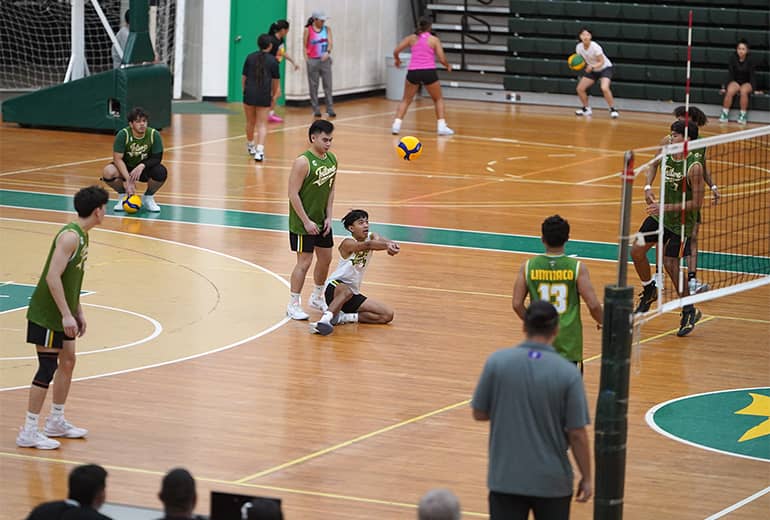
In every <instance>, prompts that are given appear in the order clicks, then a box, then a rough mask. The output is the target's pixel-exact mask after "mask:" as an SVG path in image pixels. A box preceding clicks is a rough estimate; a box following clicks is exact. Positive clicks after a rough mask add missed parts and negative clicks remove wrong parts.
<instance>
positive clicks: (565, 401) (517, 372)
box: [471, 342, 590, 498]
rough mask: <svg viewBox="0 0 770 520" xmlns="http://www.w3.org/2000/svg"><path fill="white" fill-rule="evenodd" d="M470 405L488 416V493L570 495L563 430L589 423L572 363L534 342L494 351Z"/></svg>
mask: <svg viewBox="0 0 770 520" xmlns="http://www.w3.org/2000/svg"><path fill="white" fill-rule="evenodd" d="M471 406H472V407H473V409H475V410H480V411H483V412H486V413H487V414H488V415H489V417H490V426H489V472H488V475H487V485H488V487H489V489H490V491H495V492H498V493H507V494H513V495H527V496H536V497H552V498H553V497H565V496H570V495H572V492H573V478H574V477H573V473H572V465H571V464H570V461H569V457H568V456H567V449H568V448H569V442H568V438H567V430H569V429H573V428H580V427H583V426H585V425H587V424H588V423H589V422H590V420H589V417H588V405H587V404H586V396H585V389H584V388H583V378H582V377H581V376H580V372H579V371H578V369H577V367H576V366H575V365H574V364H573V363H571V362H569V361H567V360H566V359H564V358H563V357H561V356H560V355H559V354H557V353H556V351H555V350H554V349H553V347H551V346H548V345H543V344H539V343H531V342H524V343H522V344H521V345H519V346H518V347H515V348H508V349H504V350H499V351H497V352H495V353H494V354H492V355H491V356H490V357H489V359H488V360H487V362H486V364H485V365H484V370H483V372H482V374H481V377H480V378H479V383H478V385H477V386H476V391H475V393H474V394H473V401H472V402H471Z"/></svg>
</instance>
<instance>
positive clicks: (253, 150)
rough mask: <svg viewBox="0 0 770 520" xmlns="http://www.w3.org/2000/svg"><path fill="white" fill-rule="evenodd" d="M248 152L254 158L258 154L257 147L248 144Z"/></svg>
mask: <svg viewBox="0 0 770 520" xmlns="http://www.w3.org/2000/svg"><path fill="white" fill-rule="evenodd" d="M246 151H247V152H248V153H249V155H251V156H252V157H254V154H256V153H257V147H256V146H254V145H253V144H248V143H246Z"/></svg>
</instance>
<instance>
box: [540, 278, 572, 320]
mask: <svg viewBox="0 0 770 520" xmlns="http://www.w3.org/2000/svg"><path fill="white" fill-rule="evenodd" d="M537 293H538V294H539V295H540V299H541V300H545V301H548V302H551V303H552V304H553V306H554V307H556V312H558V313H559V314H564V312H565V311H566V310H567V295H568V294H569V290H568V288H567V285H566V284H563V283H540V284H538V285H537Z"/></svg>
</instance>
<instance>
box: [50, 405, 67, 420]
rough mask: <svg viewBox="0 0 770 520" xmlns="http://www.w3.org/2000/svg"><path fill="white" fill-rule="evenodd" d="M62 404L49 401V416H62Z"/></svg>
mask: <svg viewBox="0 0 770 520" xmlns="http://www.w3.org/2000/svg"><path fill="white" fill-rule="evenodd" d="M63 416H64V405H63V404H54V403H51V417H63Z"/></svg>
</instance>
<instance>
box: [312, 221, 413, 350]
mask: <svg viewBox="0 0 770 520" xmlns="http://www.w3.org/2000/svg"><path fill="white" fill-rule="evenodd" d="M342 224H343V225H344V226H345V229H347V230H348V231H350V234H351V235H352V236H351V237H348V238H346V239H345V240H343V241H342V243H341V244H340V245H339V248H338V249H339V251H340V257H341V258H340V263H339V265H338V266H337V269H336V270H335V271H334V272H333V273H332V274H331V276H329V279H328V280H326V287H325V289H324V295H325V297H326V303H327V305H328V306H329V308H328V310H327V311H326V312H324V314H323V316H322V317H321V319H320V320H318V321H317V322H314V323H311V324H310V332H312V333H314V334H321V335H322V336H326V335H328V334H331V333H332V331H333V330H334V325H341V324H343V323H355V322H360V323H383V324H384V323H390V322H391V321H393V309H391V308H390V307H388V306H387V305H385V304H384V303H380V302H378V301H375V300H372V299H371V298H367V297H366V296H364V295H363V294H361V293H360V288H361V281H362V280H363V278H364V273H365V272H366V268H367V267H369V260H370V259H371V258H372V253H374V252H375V251H387V252H388V254H389V255H390V256H394V255H397V254H398V252H399V250H400V248H399V246H398V244H397V243H396V242H393V241H392V240H388V239H387V238H385V237H382V236H380V235H378V234H377V233H370V232H369V214H368V213H367V212H366V211H364V210H362V209H354V210H352V211H351V212H349V213H348V214H347V215H345V216H344V217H343V218H342Z"/></svg>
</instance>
